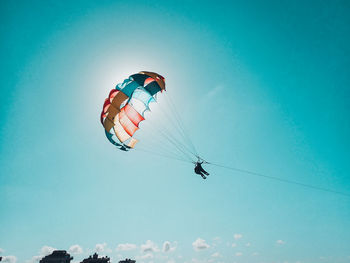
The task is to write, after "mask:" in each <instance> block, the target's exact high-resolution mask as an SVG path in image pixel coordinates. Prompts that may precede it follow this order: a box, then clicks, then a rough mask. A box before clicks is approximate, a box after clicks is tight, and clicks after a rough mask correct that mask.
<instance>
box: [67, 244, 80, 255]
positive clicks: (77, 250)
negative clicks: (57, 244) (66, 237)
mask: <svg viewBox="0 0 350 263" xmlns="http://www.w3.org/2000/svg"><path fill="white" fill-rule="evenodd" d="M68 252H69V253H71V254H75V255H79V254H81V253H83V249H82V247H81V246H79V245H72V246H71V247H70V248H69V249H68Z"/></svg>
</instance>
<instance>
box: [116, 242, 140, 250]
mask: <svg viewBox="0 0 350 263" xmlns="http://www.w3.org/2000/svg"><path fill="white" fill-rule="evenodd" d="M136 248H137V246H136V245H135V244H129V243H125V244H118V246H117V251H130V250H134V249H136Z"/></svg>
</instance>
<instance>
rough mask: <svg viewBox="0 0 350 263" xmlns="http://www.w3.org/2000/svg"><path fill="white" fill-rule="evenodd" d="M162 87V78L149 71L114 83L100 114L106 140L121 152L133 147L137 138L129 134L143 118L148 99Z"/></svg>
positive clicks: (147, 107) (153, 99)
mask: <svg viewBox="0 0 350 263" xmlns="http://www.w3.org/2000/svg"><path fill="white" fill-rule="evenodd" d="M164 90H165V79H164V77H162V76H161V75H159V74H157V73H154V72H149V71H141V72H139V73H137V74H134V75H131V76H130V77H129V78H127V79H125V80H124V81H123V82H122V83H119V84H117V85H116V87H115V89H112V90H111V91H110V92H109V95H108V98H107V99H106V100H105V102H104V104H103V107H102V113H101V116H100V119H101V123H102V125H103V127H104V129H105V134H106V137H107V139H108V141H110V142H111V143H112V144H113V145H115V146H116V147H118V148H119V149H120V150H123V151H127V150H129V149H131V148H134V147H135V145H136V143H137V142H138V140H137V139H135V138H134V137H133V136H134V134H135V132H136V131H137V130H138V129H139V124H140V122H141V121H144V120H145V118H144V112H145V111H147V110H149V103H150V102H155V101H156V100H155V96H156V94H157V93H158V92H162V91H164Z"/></svg>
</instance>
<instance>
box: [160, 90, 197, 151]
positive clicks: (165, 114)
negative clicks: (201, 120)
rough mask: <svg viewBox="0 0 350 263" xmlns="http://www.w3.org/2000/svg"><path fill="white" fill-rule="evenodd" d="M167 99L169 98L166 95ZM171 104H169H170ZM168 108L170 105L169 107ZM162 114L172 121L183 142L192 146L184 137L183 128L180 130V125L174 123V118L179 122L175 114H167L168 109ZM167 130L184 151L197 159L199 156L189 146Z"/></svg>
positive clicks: (162, 111)
mask: <svg viewBox="0 0 350 263" xmlns="http://www.w3.org/2000/svg"><path fill="white" fill-rule="evenodd" d="M165 97H167V96H166V95H165ZM168 104H169V103H168ZM167 106H168V105H167ZM160 112H161V114H162V115H163V117H164V118H165V119H166V120H169V121H170V124H171V125H172V126H173V127H174V129H175V130H177V132H178V133H179V134H180V136H181V137H182V138H183V140H184V141H185V142H186V143H187V145H191V144H190V143H189V142H188V141H186V137H184V135H183V133H182V130H181V128H179V126H180V125H179V124H178V123H176V122H174V117H175V120H177V117H176V116H175V114H172V116H170V114H169V113H168V112H167V110H166V109H162V110H161V111H160ZM164 129H165V130H167V131H168V134H169V136H170V137H171V138H172V139H173V140H175V141H176V142H177V143H178V144H181V145H182V147H183V148H184V150H186V151H188V152H189V153H191V154H193V155H194V156H195V157H197V154H196V153H194V151H193V150H190V149H189V148H188V147H187V145H185V144H184V143H182V142H181V141H180V140H179V139H178V138H176V137H175V136H174V135H173V134H172V133H171V132H170V131H169V129H167V128H164Z"/></svg>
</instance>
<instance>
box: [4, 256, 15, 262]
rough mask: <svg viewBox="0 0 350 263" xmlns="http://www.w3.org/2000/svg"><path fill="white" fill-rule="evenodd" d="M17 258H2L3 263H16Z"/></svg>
mask: <svg viewBox="0 0 350 263" xmlns="http://www.w3.org/2000/svg"><path fill="white" fill-rule="evenodd" d="M16 261H17V258H16V257H15V256H4V257H3V258H2V262H3V263H16Z"/></svg>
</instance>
